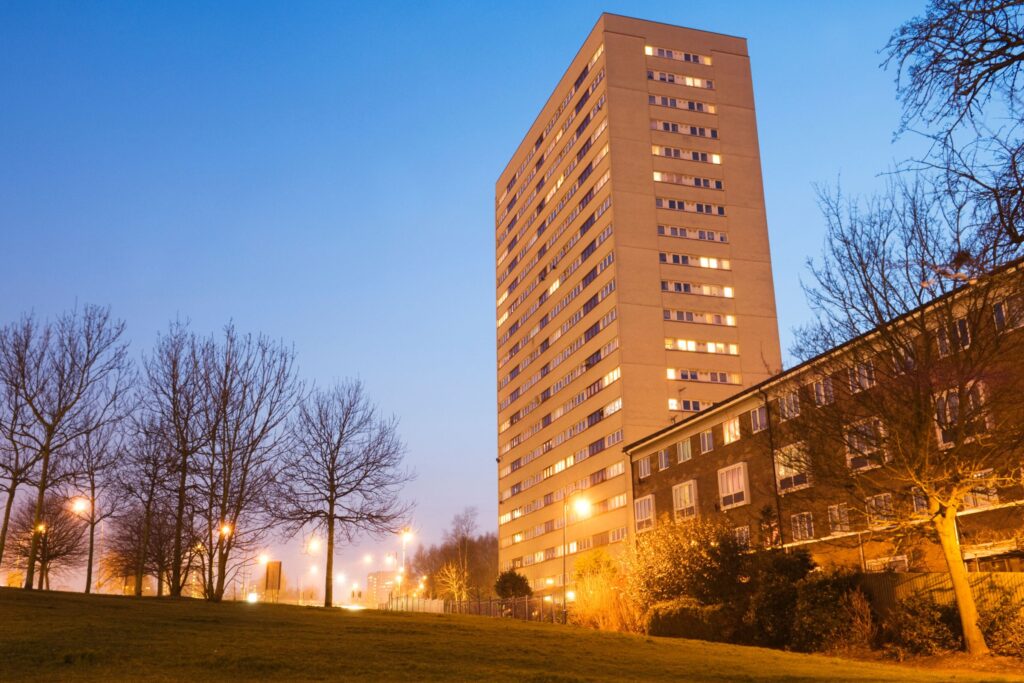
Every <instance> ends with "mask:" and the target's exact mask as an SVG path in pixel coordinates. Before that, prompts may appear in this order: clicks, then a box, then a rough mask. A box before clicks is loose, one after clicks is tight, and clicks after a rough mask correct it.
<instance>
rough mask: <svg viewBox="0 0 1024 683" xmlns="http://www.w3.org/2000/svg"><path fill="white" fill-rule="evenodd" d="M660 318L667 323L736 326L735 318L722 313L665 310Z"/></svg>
mask: <svg viewBox="0 0 1024 683" xmlns="http://www.w3.org/2000/svg"><path fill="white" fill-rule="evenodd" d="M662 318H664V319H665V320H668V321H669V322H676V323H697V324H698V325H725V326H726V327H735V326H736V316H734V315H724V314H722V313H704V312H701V311H679V310H673V309H670V308H666V309H664V310H663V311H662Z"/></svg>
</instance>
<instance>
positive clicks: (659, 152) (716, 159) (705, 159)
mask: <svg viewBox="0 0 1024 683" xmlns="http://www.w3.org/2000/svg"><path fill="white" fill-rule="evenodd" d="M651 153H652V154H654V155H655V156H659V157H668V158H670V159H682V160H684V161H699V162H701V163H704V164H720V163H722V155H721V154H714V153H712V152H699V151H697V150H693V149H682V148H680V147H665V146H663V145H651ZM498 305H499V306H500V305H501V304H500V303H499V304H498Z"/></svg>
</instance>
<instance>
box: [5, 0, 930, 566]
mask: <svg viewBox="0 0 1024 683" xmlns="http://www.w3.org/2000/svg"><path fill="white" fill-rule="evenodd" d="M923 9H924V3H923V2H921V1H920V0H919V1H914V2H902V1H893V0H890V1H888V2H875V3H840V2H830V3H822V2H792V3H776V2H772V3H766V2H716V3H680V2H676V1H674V2H667V1H666V2H646V3H626V2H605V3H597V2H582V1H580V2H574V1H565V2H558V3H550V2H517V3H501V4H499V3H494V4H493V5H489V4H488V5H485V4H484V3H475V2H447V3H445V2H431V3H392V2H378V3H373V4H372V5H371V4H370V3H366V4H365V5H355V4H353V3H341V2H330V3H328V2H324V3H312V2H310V3H277V4H271V3H261V2H245V3H241V2H240V3H233V4H232V3H216V4H215V5H214V4H212V3H198V2H197V3H186V2H175V3H115V2H107V3H71V2H69V3H66V4H57V3H53V4H48V5H47V6H46V7H43V6H41V5H40V3H35V2H22V3H4V4H3V5H2V6H0V101H2V104H0V230H2V235H3V241H2V247H0V249H2V251H0V253H2V254H3V260H2V264H3V265H2V267H0V321H2V322H7V321H10V320H13V319H15V318H17V317H18V316H19V315H21V314H22V313H23V312H26V311H35V312H36V313H37V314H39V315H40V316H44V317H46V316H52V315H54V314H56V313H58V312H60V311H62V310H65V309H68V308H70V307H72V306H74V305H75V303H76V302H79V303H82V302H89V303H98V304H105V305H110V306H111V307H112V309H113V312H114V314H115V315H116V316H118V317H120V318H123V319H124V320H125V321H126V322H127V325H128V333H129V336H130V339H131V342H132V348H133V349H134V351H135V352H136V354H139V353H141V352H143V351H145V350H148V348H149V347H150V345H151V344H152V342H153V340H154V337H155V335H156V333H157V332H159V331H161V330H163V329H166V327H167V323H168V321H169V320H171V319H173V318H175V317H181V318H186V319H190V320H191V322H192V325H193V327H194V329H196V330H197V331H200V332H202V333H204V334H205V333H210V332H213V331H216V330H219V328H221V327H222V326H223V325H224V324H225V323H226V322H228V321H229V320H233V321H234V322H235V324H236V325H237V327H238V328H239V329H240V330H243V331H252V332H263V333H266V334H268V335H270V336H272V337H275V338H280V339H282V340H285V341H287V342H288V343H290V344H294V346H295V349H296V352H297V354H298V360H299V364H300V367H301V373H302V376H303V377H304V378H305V379H306V380H307V381H309V382H315V383H317V384H319V385H324V386H326V385H329V384H331V383H332V382H334V381H336V380H338V379H341V378H345V377H359V378H361V379H362V380H363V381H364V382H365V384H366V386H367V389H368V390H369V391H370V393H371V394H372V395H373V396H374V398H375V400H376V401H377V402H378V404H379V405H380V407H381V408H382V409H383V410H384V411H386V412H389V413H392V412H393V413H394V414H396V415H398V416H399V417H400V419H401V433H402V435H403V437H404V439H405V440H406V442H407V443H408V447H409V454H408V463H409V465H410V466H411V467H412V468H414V469H415V470H416V471H417V472H418V479H417V480H416V481H415V482H414V483H413V484H411V485H410V486H409V487H408V488H407V491H406V493H407V496H408V497H410V498H412V499H414V500H415V501H416V503H417V511H416V515H415V523H414V527H415V528H416V530H417V538H418V539H419V540H422V541H425V542H428V543H429V542H435V541H437V540H439V539H440V537H441V533H442V530H443V529H444V528H445V527H447V526H448V523H449V521H450V520H451V517H452V516H453V515H454V514H455V513H457V512H458V511H460V510H461V509H462V508H463V507H465V506H475V507H476V508H478V510H479V514H480V519H479V521H480V527H481V530H490V529H494V528H495V527H496V523H497V519H496V517H497V512H496V510H497V503H496V489H497V483H496V469H495V454H496V453H495V451H496V446H495V443H496V418H495V408H496V406H495V402H496V399H495V395H496V393H495V381H494V377H495V374H494V361H495V350H494V342H495V333H494V330H495V308H494V303H495V289H494V227H493V219H494V213H493V207H494V182H495V179H496V178H497V176H498V174H499V173H500V172H501V170H502V169H503V168H504V166H505V164H506V162H507V161H508V159H509V157H510V156H511V155H512V153H513V152H514V151H515V149H516V147H517V145H518V144H519V142H520V140H521V139H522V137H523V135H524V134H525V132H526V130H527V128H528V127H529V126H530V124H531V123H532V122H533V120H534V118H535V116H536V115H537V113H538V111H539V110H540V108H541V107H542V106H543V104H544V102H545V100H546V99H547V97H548V94H549V93H550V92H551V90H552V88H553V87H554V85H555V84H556V83H557V81H558V79H559V77H560V76H561V74H562V72H563V70H564V69H565V68H566V67H567V65H568V64H569V62H570V61H571V59H572V57H573V56H574V55H575V53H576V51H577V50H578V48H579V46H580V44H581V43H582V41H583V39H584V38H585V36H586V35H587V34H588V33H589V31H590V30H591V28H592V27H593V25H594V22H595V21H596V20H597V18H598V16H599V15H600V13H601V12H602V11H608V12H615V13H619V14H626V15H630V16H636V17H640V18H644V19H651V20H657V21H663V22H666V23H671V24H679V25H683V26H690V27H693V28H699V29H704V30H708V31H719V32H722V33H729V34H734V35H739V36H744V37H746V38H747V40H748V45H749V51H750V55H751V67H752V70H753V78H754V90H755V96H756V102H757V117H758V129H759V135H760V142H761V159H762V166H763V172H764V181H765V193H766V201H767V211H768V227H769V232H770V237H771V248H772V261H773V264H774V271H775V288H776V297H777V305H778V314H779V325H780V330H781V333H782V341H783V348H784V350H789V348H790V345H791V338H792V335H791V329H792V328H793V327H794V326H795V325H798V324H800V323H801V322H802V321H803V320H805V319H806V317H807V315H808V313H807V308H806V305H805V302H804V297H803V294H802V292H801V290H800V285H799V278H800V276H801V275H802V274H803V273H804V272H805V270H804V265H803V264H804V261H805V259H806V258H807V257H808V256H813V255H815V254H817V253H818V252H819V250H820V246H821V240H822V220H821V218H820V215H819V212H818V209H817V207H816V199H815V192H814V185H815V184H816V183H817V184H835V183H836V182H837V180H840V179H841V183H842V186H843V188H844V191H845V192H846V193H848V194H858V193H865V192H869V191H871V190H872V189H874V188H878V187H879V186H880V185H881V183H882V182H883V180H882V179H881V178H880V177H879V175H878V174H879V173H880V172H883V171H886V170H887V169H889V168H891V166H892V165H893V164H894V163H896V162H897V161H899V160H900V159H903V158H905V157H906V156H907V154H908V149H909V147H910V146H911V145H912V143H910V142H908V141H901V142H897V143H895V144H894V142H893V135H894V132H895V130H896V128H897V126H898V124H899V114H900V110H899V106H898V103H897V101H896V94H895V84H894V76H895V74H894V73H893V72H892V71H888V72H887V71H883V70H882V69H880V67H879V64H880V62H881V61H882V56H881V55H880V53H879V50H880V48H881V47H882V46H884V44H885V43H886V40H887V38H888V36H889V34H890V33H891V32H892V30H893V29H894V28H896V27H897V26H898V25H899V24H900V23H902V22H903V21H906V20H907V19H909V18H910V17H912V16H914V15H915V14H918V13H920V12H921V11H922V10H923ZM541 17H542V18H543V20H540V18H541ZM385 547H387V548H388V549H394V548H396V547H397V544H396V542H395V540H393V539H389V540H388V541H386V542H382V543H380V544H378V545H376V546H374V544H371V543H364V544H363V547H362V548H361V549H359V550H358V551H356V550H349V549H342V550H341V552H340V558H341V560H342V569H343V570H346V568H347V570H348V571H350V572H353V573H354V572H355V570H356V568H357V564H358V562H357V560H358V558H359V557H362V555H363V553H365V552H367V548H370V549H371V550H374V551H377V550H382V549H384V548H385Z"/></svg>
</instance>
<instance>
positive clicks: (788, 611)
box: [741, 550, 814, 648]
mask: <svg viewBox="0 0 1024 683" xmlns="http://www.w3.org/2000/svg"><path fill="white" fill-rule="evenodd" d="M748 562H749V568H748V576H749V577H750V578H749V581H748V582H747V583H746V586H745V587H746V591H745V592H746V593H747V603H746V607H745V610H744V615H743V624H744V626H745V627H746V628H745V633H743V634H741V640H744V641H747V642H752V643H756V644H757V645H764V646H766V647H777V648H782V647H786V646H787V645H789V642H790V632H791V631H792V627H793V614H794V607H795V605H796V600H797V589H796V587H797V584H798V582H799V581H801V580H802V579H803V578H804V577H805V576H807V573H808V572H810V571H811V569H813V568H814V561H813V560H812V559H811V557H810V555H809V554H808V553H807V552H806V551H804V550H797V551H794V552H790V553H784V552H781V551H778V550H769V551H764V552H759V553H754V554H752V555H750V556H748Z"/></svg>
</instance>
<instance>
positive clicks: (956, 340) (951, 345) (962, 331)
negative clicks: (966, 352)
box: [935, 318, 971, 358]
mask: <svg viewBox="0 0 1024 683" xmlns="http://www.w3.org/2000/svg"><path fill="white" fill-rule="evenodd" d="M935 343H936V345H937V346H938V349H939V357H940V358H942V357H945V356H948V355H949V354H951V353H953V351H954V350H956V349H966V348H967V347H968V346H970V345H971V328H970V326H969V325H968V324H967V320H966V319H965V318H957V319H956V320H954V321H953V324H952V325H950V326H949V327H945V326H943V327H940V328H939V329H938V330H937V331H936V332H935Z"/></svg>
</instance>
